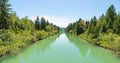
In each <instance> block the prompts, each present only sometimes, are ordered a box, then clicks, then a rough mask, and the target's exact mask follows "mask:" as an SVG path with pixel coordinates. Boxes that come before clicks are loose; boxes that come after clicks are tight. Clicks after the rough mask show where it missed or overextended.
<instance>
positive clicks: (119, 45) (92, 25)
mask: <svg viewBox="0 0 120 63" xmlns="http://www.w3.org/2000/svg"><path fill="white" fill-rule="evenodd" d="M66 31H67V32H70V33H71V34H75V35H79V36H80V37H81V38H84V39H86V40H88V41H89V42H90V43H93V44H95V45H99V46H101V47H104V48H109V49H112V50H114V51H117V52H118V51H119V52H120V12H118V13H117V12H116V10H115V8H114V6H113V5H111V6H110V7H109V8H108V9H107V12H106V14H105V15H104V14H102V15H101V16H100V17H99V18H98V19H97V18H96V16H94V17H93V18H91V20H90V21H89V20H88V21H85V20H83V19H81V18H80V19H79V20H78V21H76V22H74V23H70V24H69V25H68V26H67V28H66Z"/></svg>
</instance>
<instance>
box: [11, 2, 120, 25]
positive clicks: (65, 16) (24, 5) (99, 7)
mask: <svg viewBox="0 0 120 63" xmlns="http://www.w3.org/2000/svg"><path fill="white" fill-rule="evenodd" d="M9 3H10V4H12V8H13V11H15V12H16V13H17V15H18V16H19V17H20V18H22V17H24V16H28V17H29V18H30V19H32V20H35V19H36V16H40V17H42V16H43V17H45V18H46V19H47V20H49V21H50V22H51V23H54V24H56V25H58V26H60V27H66V26H67V25H68V24H69V23H71V22H74V21H76V20H78V19H79V18H82V19H84V20H89V19H90V18H92V17H93V16H97V17H99V16H100V15H101V14H103V13H104V14H105V12H106V10H107V9H108V7H109V6H110V5H111V4H113V5H114V6H115V8H116V11H117V12H118V11H120V0H10V2H9Z"/></svg>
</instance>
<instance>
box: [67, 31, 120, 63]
mask: <svg viewBox="0 0 120 63" xmlns="http://www.w3.org/2000/svg"><path fill="white" fill-rule="evenodd" d="M66 35H67V37H68V39H69V41H70V42H71V43H73V44H74V45H75V46H76V47H77V48H78V49H79V52H80V54H81V55H82V60H85V61H84V62H85V63H119V62H120V59H119V58H117V57H116V56H115V55H114V52H112V51H110V50H106V49H103V48H100V47H97V46H94V45H92V44H89V43H88V42H87V41H85V40H83V39H80V38H78V37H75V36H73V35H71V34H68V33H66ZM81 62H82V61H81Z"/></svg>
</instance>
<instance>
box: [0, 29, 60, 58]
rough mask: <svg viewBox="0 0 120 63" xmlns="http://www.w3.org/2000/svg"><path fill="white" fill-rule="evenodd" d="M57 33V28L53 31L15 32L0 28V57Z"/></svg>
mask: <svg viewBox="0 0 120 63" xmlns="http://www.w3.org/2000/svg"><path fill="white" fill-rule="evenodd" d="M58 33H59V32H58V31H57V30H54V31H53V32H46V31H44V30H40V31H37V30H36V31H28V30H26V31H25V30H23V31H21V32H19V33H17V34H16V33H15V32H12V31H10V30H0V57H3V56H7V55H11V54H13V55H14V54H17V53H18V52H19V51H20V50H21V49H24V48H27V47H28V46H29V45H31V44H33V43H35V42H37V41H38V40H42V39H45V38H48V37H50V36H53V35H55V34H58Z"/></svg>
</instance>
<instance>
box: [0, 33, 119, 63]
mask: <svg viewBox="0 0 120 63" xmlns="http://www.w3.org/2000/svg"><path fill="white" fill-rule="evenodd" d="M0 63H120V59H119V58H117V57H116V55H115V54H114V52H112V51H110V50H106V49H103V48H100V47H97V46H94V45H92V44H89V43H88V42H86V41H85V40H83V39H80V38H77V37H75V36H72V35H69V34H65V33H62V34H59V35H54V36H51V37H49V38H46V39H43V40H41V41H38V42H36V43H34V44H32V45H30V46H29V47H28V48H26V49H24V50H22V51H21V52H19V53H18V54H16V55H10V56H7V57H4V58H1V59H0Z"/></svg>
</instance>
